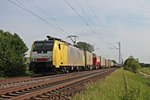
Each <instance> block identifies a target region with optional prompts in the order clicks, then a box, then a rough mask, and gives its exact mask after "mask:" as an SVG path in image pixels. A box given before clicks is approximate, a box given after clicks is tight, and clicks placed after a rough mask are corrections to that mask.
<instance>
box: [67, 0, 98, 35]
mask: <svg viewBox="0 0 150 100" xmlns="http://www.w3.org/2000/svg"><path fill="white" fill-rule="evenodd" d="M65 2H66V4H67V5H68V6H69V7H70V8H71V9H72V10H73V11H74V12H75V13H76V14H77V16H78V17H79V18H80V19H81V20H82V22H83V23H84V24H85V25H86V26H87V27H88V28H90V29H91V30H92V31H93V32H94V33H96V32H95V30H93V28H92V27H91V26H90V25H89V24H88V23H87V22H86V20H85V19H84V18H83V17H82V16H81V15H80V14H79V13H78V12H77V10H76V9H75V8H74V7H73V6H72V5H71V4H70V3H69V1H67V0H65Z"/></svg>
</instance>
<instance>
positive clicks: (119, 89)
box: [73, 69, 150, 100]
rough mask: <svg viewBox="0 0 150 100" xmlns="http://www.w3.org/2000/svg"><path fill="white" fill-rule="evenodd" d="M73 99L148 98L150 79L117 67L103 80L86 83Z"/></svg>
mask: <svg viewBox="0 0 150 100" xmlns="http://www.w3.org/2000/svg"><path fill="white" fill-rule="evenodd" d="M86 88H87V90H86V91H85V92H84V93H82V94H77V95H76V96H75V97H74V98H73V99H74V100H150V79H146V78H145V77H144V76H141V75H140V74H134V73H131V72H129V71H125V70H123V69H118V70H116V71H115V72H113V73H112V74H111V75H110V76H108V77H106V78H105V79H104V80H99V81H98V82H96V83H91V84H88V85H87V87H86Z"/></svg>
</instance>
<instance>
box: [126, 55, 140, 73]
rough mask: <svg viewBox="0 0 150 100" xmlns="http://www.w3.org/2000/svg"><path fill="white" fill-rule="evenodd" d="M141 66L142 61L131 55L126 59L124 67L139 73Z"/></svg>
mask: <svg viewBox="0 0 150 100" xmlns="http://www.w3.org/2000/svg"><path fill="white" fill-rule="evenodd" d="M140 67H141V66H140V63H139V61H138V59H135V58H133V57H132V56H130V57H129V58H128V59H126V60H125V63H124V68H125V69H127V70H129V71H132V72H134V73H137V72H138V69H139V68H140Z"/></svg>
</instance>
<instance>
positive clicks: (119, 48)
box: [108, 42, 122, 65]
mask: <svg viewBox="0 0 150 100" xmlns="http://www.w3.org/2000/svg"><path fill="white" fill-rule="evenodd" d="M108 44H109V45H111V46H112V47H113V48H114V49H116V50H118V51H119V55H118V56H119V58H118V60H119V61H118V64H119V65H122V57H121V43H120V42H118V45H119V47H116V46H114V45H112V44H111V43H108Z"/></svg>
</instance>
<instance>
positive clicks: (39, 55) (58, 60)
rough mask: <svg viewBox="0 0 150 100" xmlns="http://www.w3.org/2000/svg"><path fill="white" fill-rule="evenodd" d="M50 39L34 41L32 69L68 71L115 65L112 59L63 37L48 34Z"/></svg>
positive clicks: (56, 71) (38, 70)
mask: <svg viewBox="0 0 150 100" xmlns="http://www.w3.org/2000/svg"><path fill="white" fill-rule="evenodd" d="M47 37H48V40H42V41H34V43H33V44H32V48H31V52H30V66H29V69H30V71H33V72H34V73H36V74H42V73H60V72H61V73H67V72H73V71H82V70H90V69H100V68H107V67H112V66H114V63H113V62H112V61H111V60H108V59H105V58H104V57H100V56H97V55H95V54H93V53H91V52H88V51H83V50H81V49H79V48H77V47H75V46H73V45H71V44H69V43H67V42H65V41H63V40H61V39H58V38H53V37H50V36H47Z"/></svg>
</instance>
